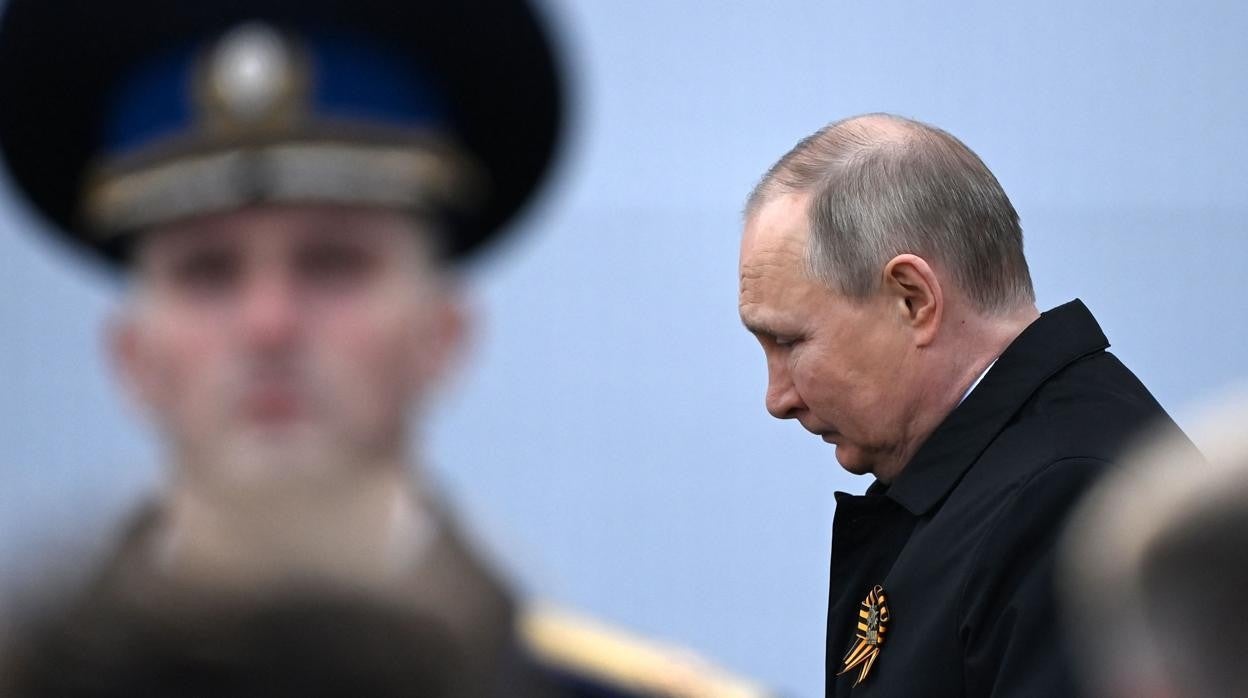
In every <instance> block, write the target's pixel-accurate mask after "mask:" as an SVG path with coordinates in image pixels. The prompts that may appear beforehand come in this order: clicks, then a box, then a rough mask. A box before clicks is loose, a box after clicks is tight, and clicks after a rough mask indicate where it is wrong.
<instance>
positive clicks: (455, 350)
mask: <svg viewBox="0 0 1248 698" xmlns="http://www.w3.org/2000/svg"><path fill="white" fill-rule="evenodd" d="M433 313H434V314H433V318H432V323H433V327H432V338H431V341H430V342H429V347H428V350H427V352H423V354H424V356H422V357H418V361H419V362H420V367H419V369H418V370H419V372H420V373H421V374H422V375H421V376H420V379H419V380H420V382H421V383H422V384H423V387H422V392H425V393H429V392H432V391H433V390H436V389H438V388H440V387H441V386H443V385H444V384H445V383H447V382H448V381H449V380H450V379H451V378H452V377H453V376H454V374H455V373H456V372H457V370H458V368H459V365H460V363H461V362H462V361H463V358H464V356H465V355H466V354H467V351H468V347H469V344H470V343H471V342H470V334H471V329H472V325H473V322H472V319H473V313H472V312H471V310H470V309H469V307H468V302H467V301H466V300H465V297H464V295H463V294H462V293H461V292H460V290H459V289H458V288H454V287H448V288H445V289H442V290H440V291H439V293H438V299H437V301H436V302H435V304H434V311H433Z"/></svg>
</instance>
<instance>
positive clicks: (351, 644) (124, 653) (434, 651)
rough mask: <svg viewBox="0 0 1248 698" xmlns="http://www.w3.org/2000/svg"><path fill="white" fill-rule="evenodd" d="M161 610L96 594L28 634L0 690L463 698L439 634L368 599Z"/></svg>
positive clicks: (325, 596)
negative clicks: (459, 697) (460, 696)
mask: <svg viewBox="0 0 1248 698" xmlns="http://www.w3.org/2000/svg"><path fill="white" fill-rule="evenodd" d="M182 602H183V603H182V604H181V605H180V606H179V607H163V608H156V607H154V606H152V605H143V604H139V603H136V601H135V600H134V599H131V598H120V597H115V596H107V595H102V596H92V597H88V598H85V599H83V600H82V602H81V603H79V604H77V605H74V606H72V607H68V608H63V609H60V611H59V612H58V613H57V614H55V615H51V616H46V617H44V618H42V619H41V620H40V622H39V624H38V625H37V626H33V627H30V628H28V629H27V633H26V636H25V637H24V638H23V640H24V641H23V642H22V644H21V645H20V651H19V652H16V653H12V654H10V655H9V656H8V657H7V660H8V661H7V664H6V666H4V667H3V673H0V688H3V689H4V695H6V696H11V697H13V698H128V697H131V696H161V697H163V698H209V697H213V698H261V697H262V696H272V697H274V698H283V697H287V696H288V697H290V698H350V697H354V696H373V697H376V698H389V697H394V698H399V697H400V696H427V697H430V698H436V697H448V698H449V697H450V696H458V695H464V693H463V690H464V686H463V684H462V683H457V682H458V681H462V680H463V675H462V672H463V670H464V667H463V665H462V661H461V660H462V658H461V657H458V656H457V655H456V654H455V651H454V646H453V644H452V643H451V642H450V638H449V636H448V635H447V633H446V630H445V629H444V628H442V627H441V626H440V625H439V624H438V623H436V622H435V621H433V620H432V619H430V618H426V617H423V616H420V615H418V614H414V613H412V612H411V610H410V609H404V608H400V607H398V606H390V605H387V604H384V603H382V602H380V601H379V600H377V599H376V598H371V597H361V596H353V595H348V594H339V593H333V592H326V591H320V592H307V593H290V594H287V595H284V596H282V597H280V598H275V599H270V600H268V601H266V602H264V603H256V602H254V600H252V601H248V602H241V600H240V599H239V598H234V599H229V600H227V599H224V598H222V599H215V600H212V601H208V602H206V600H205V599H203V598H199V599H194V600H192V599H183V600H182Z"/></svg>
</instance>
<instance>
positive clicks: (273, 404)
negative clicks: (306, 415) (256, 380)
mask: <svg viewBox="0 0 1248 698" xmlns="http://www.w3.org/2000/svg"><path fill="white" fill-rule="evenodd" d="M243 412H244V414H246V415H247V417H248V418H249V419H250V420H252V421H255V422H259V423H262V424H276V423H281V422H289V421H292V420H294V419H296V418H298V417H299V416H300V415H302V414H303V412H304V401H303V399H302V398H301V397H300V395H299V392H298V391H296V390H294V389H291V388H287V387H264V388H259V389H256V390H252V391H251V392H249V393H248V394H247V396H246V397H245V398H244V400H243Z"/></svg>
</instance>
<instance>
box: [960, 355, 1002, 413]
mask: <svg viewBox="0 0 1248 698" xmlns="http://www.w3.org/2000/svg"><path fill="white" fill-rule="evenodd" d="M996 365H997V360H996V359H993V360H992V363H990V364H988V368H985V369H984V370H983V371H982V372H981V373H980V374H979V378H976V379H975V382H974V383H971V387H969V388H967V389H966V393H965V394H963V395H962V399H961V400H958V404H959V405H961V404H962V403H964V402H966V399H967V398H968V397H970V396H971V393H972V392H973V391H974V390H975V388H976V387H978V386H979V382H980V381H982V380H983V379H984V376H986V375H988V372H989V371H991V370H992V367H993V366H996Z"/></svg>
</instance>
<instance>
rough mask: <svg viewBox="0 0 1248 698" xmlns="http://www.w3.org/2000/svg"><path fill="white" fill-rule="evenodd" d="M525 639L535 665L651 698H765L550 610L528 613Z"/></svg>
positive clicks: (671, 650)
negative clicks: (539, 663)
mask: <svg viewBox="0 0 1248 698" xmlns="http://www.w3.org/2000/svg"><path fill="white" fill-rule="evenodd" d="M519 632H520V637H521V640H522V642H523V644H524V645H525V647H526V648H527V649H528V650H529V651H530V652H531V653H533V655H534V656H535V658H536V659H538V660H539V661H541V662H544V663H546V664H548V665H550V666H552V667H554V668H556V669H560V670H564V671H567V672H570V673H572V674H577V675H581V676H585V677H588V678H590V679H594V680H599V681H603V682H604V683H608V684H611V685H614V686H619V687H621V688H623V689H625V690H628V691H632V692H636V693H638V694H640V695H646V696H664V697H666V698H712V697H713V698H762V697H763V696H766V695H768V694H767V693H766V692H765V691H763V690H762V689H761V688H759V687H757V686H755V685H753V684H752V683H750V682H748V681H745V680H743V679H740V678H738V677H736V676H732V675H731V674H728V673H727V672H724V671H722V670H720V669H718V668H716V667H714V666H711V665H710V664H709V663H707V662H706V661H704V660H702V659H701V658H699V657H698V656H696V655H694V654H692V653H691V652H689V651H687V650H684V649H681V648H677V647H672V646H665V645H662V644H659V643H654V642H650V641H649V640H644V639H642V638H639V637H636V636H634V635H631V634H629V633H626V632H622V631H620V630H617V629H614V628H609V627H606V626H605V625H602V624H600V623H598V622H595V621H592V620H589V619H587V618H583V617H580V616H576V615H574V614H570V613H566V612H563V611H558V610H554V609H551V608H548V607H536V608H529V609H526V610H524V611H523V612H522V613H521V614H520V618H519Z"/></svg>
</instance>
